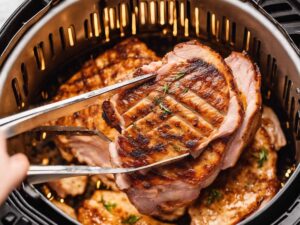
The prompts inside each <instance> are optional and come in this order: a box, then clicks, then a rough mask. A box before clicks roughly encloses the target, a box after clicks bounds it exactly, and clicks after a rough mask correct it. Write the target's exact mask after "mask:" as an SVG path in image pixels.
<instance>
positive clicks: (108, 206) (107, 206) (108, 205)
mask: <svg viewBox="0 0 300 225" xmlns="http://www.w3.org/2000/svg"><path fill="white" fill-rule="evenodd" d="M101 203H102V204H103V206H104V208H105V209H106V210H107V211H108V212H110V213H111V212H112V210H113V209H114V208H116V206H117V204H116V203H111V202H106V201H105V200H104V198H103V196H102V197H101Z"/></svg>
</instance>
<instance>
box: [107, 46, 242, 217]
mask: <svg viewBox="0 0 300 225" xmlns="http://www.w3.org/2000/svg"><path fill="white" fill-rule="evenodd" d="M149 72H156V73H157V78H156V80H155V81H151V82H148V83H146V84H143V85H140V86H138V87H136V88H132V89H129V90H126V91H124V92H121V93H118V94H117V95H115V96H114V97H112V99H111V101H110V103H109V104H107V105H105V104H104V105H103V108H104V111H105V113H106V116H107V117H108V119H109V121H110V122H111V121H114V123H115V122H116V121H117V122H118V123H117V124H118V125H119V127H121V128H122V135H120V136H119V137H118V138H117V140H116V145H114V144H112V145H111V146H110V151H111V156H112V160H113V162H114V163H115V164H116V165H117V166H126V167H132V166H141V165H145V164H147V163H152V162H155V161H157V160H161V159H164V158H166V157H172V156H176V155H179V154H182V153H184V152H191V153H192V154H193V155H194V156H198V155H200V156H199V157H198V158H197V159H192V158H190V159H188V160H184V161H183V162H180V163H176V165H169V166H164V167H162V168H158V169H155V170H151V171H149V172H148V173H146V174H140V173H135V174H132V175H130V176H129V175H117V176H116V183H117V185H118V186H119V188H121V189H123V190H124V191H125V192H126V193H127V195H128V197H129V199H130V200H131V202H133V204H134V205H135V206H136V207H137V208H138V210H139V211H140V212H142V213H144V214H147V215H155V216H159V217H161V218H163V219H167V220H173V219H176V218H177V217H179V216H181V215H182V214H183V213H184V208H185V207H186V206H187V205H188V204H190V203H191V202H192V201H193V200H195V199H196V198H197V197H198V195H199V193H200V190H201V189H202V188H204V187H206V186H208V185H209V184H210V183H211V182H212V181H213V180H214V178H215V177H216V176H217V174H218V173H219V171H220V166H221V164H222V159H223V157H224V152H225V149H226V145H227V140H225V139H218V138H220V137H222V136H227V135H229V134H231V133H232V132H234V131H235V129H237V128H238V126H239V124H240V122H241V114H242V108H241V105H240V103H239V99H238V97H237V93H236V89H235V86H234V85H233V81H232V75H231V73H230V70H229V69H228V67H227V66H226V64H225V63H224V62H223V61H222V60H221V57H220V56H219V55H218V54H217V53H215V52H214V51H212V50H211V49H209V48H208V47H205V46H203V45H201V44H199V43H198V42H196V41H192V42H187V43H183V44H179V45H177V46H176V47H175V48H174V51H173V52H171V53H169V54H167V55H166V56H165V57H164V59H163V60H162V62H160V63H159V62H155V63H151V64H149V65H147V66H143V67H142V68H140V69H138V70H137V71H136V73H135V75H137V74H141V73H149ZM166 89H167V90H166ZM214 139H218V140H215V141H214ZM205 147H206V148H205ZM203 148H205V150H204V151H203V152H202V154H200V153H201V150H202V149H203Z"/></svg>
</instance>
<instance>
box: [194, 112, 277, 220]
mask: <svg viewBox="0 0 300 225" xmlns="http://www.w3.org/2000/svg"><path fill="white" fill-rule="evenodd" d="M263 117H264V116H263ZM269 122H270V121H269ZM264 123H265V121H264V119H263V120H262V124H264ZM278 129H281V128H280V127H279V128H278ZM274 144H275V142H274V140H273V139H272V138H271V137H270V135H269V133H268V132H267V130H266V129H265V126H264V125H262V126H261V127H260V128H259V130H258V131H257V133H256V135H255V139H254V142H253V143H252V144H251V145H250V146H249V147H248V148H247V149H245V151H243V153H242V156H241V158H240V160H239V161H238V163H237V165H236V166H235V167H233V168H231V169H228V170H227V171H224V172H222V173H221V174H220V175H219V176H218V178H217V179H216V181H215V182H214V184H212V185H211V186H210V187H209V188H207V189H206V190H205V191H204V192H203V193H202V194H201V196H200V198H199V199H198V200H197V202H196V203H195V204H194V205H193V206H192V207H190V209H189V214H190V216H191V218H192V224H193V225H198V224H199V225H200V224H201V225H205V224H209V225H217V224H224V225H231V224H236V223H238V222H239V221H241V220H243V219H244V218H246V217H247V216H249V215H250V214H252V213H253V212H254V211H256V210H258V209H259V208H261V207H262V206H263V205H264V204H266V203H267V202H268V201H269V200H270V199H271V198H272V197H273V196H274V195H275V194H276V192H277V191H278V188H279V182H278V179H277V175H276V161H277V153H276V151H275V148H274Z"/></svg>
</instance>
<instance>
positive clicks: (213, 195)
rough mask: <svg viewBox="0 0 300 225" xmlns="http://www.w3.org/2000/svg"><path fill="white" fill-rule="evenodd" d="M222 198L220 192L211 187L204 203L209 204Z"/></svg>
mask: <svg viewBox="0 0 300 225" xmlns="http://www.w3.org/2000/svg"><path fill="white" fill-rule="evenodd" d="M221 198H222V193H221V192H220V191H219V190H217V189H212V190H211V191H210V193H209V195H208V198H207V200H206V204H207V205H210V204H212V203H213V202H215V201H217V200H220V199H221Z"/></svg>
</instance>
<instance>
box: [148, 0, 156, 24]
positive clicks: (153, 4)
mask: <svg viewBox="0 0 300 225" xmlns="http://www.w3.org/2000/svg"><path fill="white" fill-rule="evenodd" d="M149 20H150V24H152V25H154V24H156V22H157V21H156V20H157V3H156V2H155V1H151V2H150V4H149Z"/></svg>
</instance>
